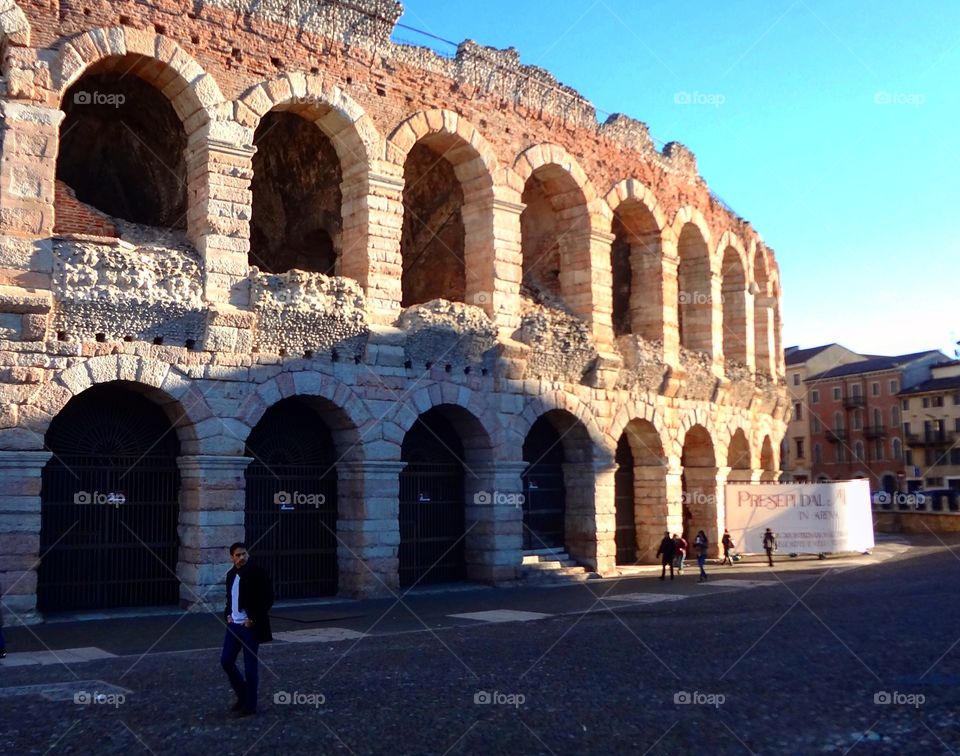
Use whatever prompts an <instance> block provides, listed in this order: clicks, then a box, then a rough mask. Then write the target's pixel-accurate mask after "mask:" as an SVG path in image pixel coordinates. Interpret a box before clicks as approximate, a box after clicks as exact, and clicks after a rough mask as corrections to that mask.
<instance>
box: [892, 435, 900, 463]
mask: <svg viewBox="0 0 960 756" xmlns="http://www.w3.org/2000/svg"><path fill="white" fill-rule="evenodd" d="M890 446H891V447H892V448H893V458H894V459H895V460H897V461H899V460H900V457H901V456H902V455H903V447H902V446H901V445H900V439H899V438H895V439H893V442H892V443H891V444H890Z"/></svg>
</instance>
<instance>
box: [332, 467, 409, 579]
mask: <svg viewBox="0 0 960 756" xmlns="http://www.w3.org/2000/svg"><path fill="white" fill-rule="evenodd" d="M404 467H406V463H405V462H400V461H399V460H398V461H367V462H363V463H340V465H338V466H337V496H338V498H339V502H338V504H337V510H338V518H339V519H338V520H337V542H338V546H337V562H338V565H339V571H340V594H341V595H344V596H352V597H354V598H376V597H382V596H392V595H395V594H396V593H397V591H399V589H400V559H399V556H398V550H399V547H400V472H401V471H402V470H403V468H404Z"/></svg>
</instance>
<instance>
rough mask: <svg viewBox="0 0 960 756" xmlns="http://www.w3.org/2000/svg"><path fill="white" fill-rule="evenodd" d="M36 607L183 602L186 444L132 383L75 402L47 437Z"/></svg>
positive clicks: (106, 387) (113, 385)
mask: <svg viewBox="0 0 960 756" xmlns="http://www.w3.org/2000/svg"><path fill="white" fill-rule="evenodd" d="M45 440H46V447H47V448H48V449H49V450H50V451H51V452H53V458H52V459H51V460H50V461H49V462H48V463H47V465H46V466H45V467H44V469H43V473H42V487H41V492H40V501H41V503H40V553H41V554H42V555H43V559H42V561H41V563H40V566H39V568H38V586H37V607H38V609H39V610H40V611H41V612H50V611H62V610H78V609H109V608H115V607H131V606H161V605H166V604H176V603H177V601H178V593H179V581H178V579H177V574H176V571H177V557H178V548H179V538H178V536H177V520H178V514H179V504H178V497H179V490H180V471H179V469H178V468H177V461H176V460H177V456H178V455H179V441H178V439H177V434H176V432H175V431H174V429H173V427H172V426H171V424H170V421H169V419H168V418H167V416H166V414H165V413H164V411H163V410H162V409H161V408H160V407H159V406H157V405H156V404H154V403H153V402H151V401H150V400H149V399H147V398H146V397H145V396H143V394H141V393H138V391H136V390H135V388H134V387H133V386H132V385H130V384H124V383H121V382H112V383H108V384H104V385H101V386H94V387H92V388H90V389H88V390H87V391H84V392H83V393H82V394H79V395H78V396H76V397H74V398H73V399H71V400H70V401H69V402H68V403H67V406H66V407H64V408H63V410H62V411H61V412H60V413H59V414H58V415H57V416H56V417H55V418H54V419H53V422H52V423H50V428H49V429H48V431H47V435H46V439H45Z"/></svg>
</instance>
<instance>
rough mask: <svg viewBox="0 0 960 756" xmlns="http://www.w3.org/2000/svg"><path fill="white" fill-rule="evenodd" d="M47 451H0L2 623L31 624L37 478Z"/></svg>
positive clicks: (35, 616) (37, 546)
mask: <svg viewBox="0 0 960 756" xmlns="http://www.w3.org/2000/svg"><path fill="white" fill-rule="evenodd" d="M52 456H53V454H52V453H51V452H48V451H0V490H2V491H3V496H0V590H2V591H3V615H4V622H5V623H6V624H8V625H32V624H36V623H37V622H41V621H42V617H41V616H40V614H39V613H38V612H37V567H38V566H39V565H40V558H42V557H43V555H42V554H41V553H40V482H41V478H40V475H41V473H42V471H43V467H44V465H46V464H47V461H48V460H49V459H50V458H51V457H52Z"/></svg>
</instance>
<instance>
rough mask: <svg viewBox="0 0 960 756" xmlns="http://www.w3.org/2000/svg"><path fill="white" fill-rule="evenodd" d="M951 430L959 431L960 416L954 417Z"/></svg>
mask: <svg viewBox="0 0 960 756" xmlns="http://www.w3.org/2000/svg"><path fill="white" fill-rule="evenodd" d="M953 430H954V431H955V432H957V433H960V417H957V418H954V421H953Z"/></svg>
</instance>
